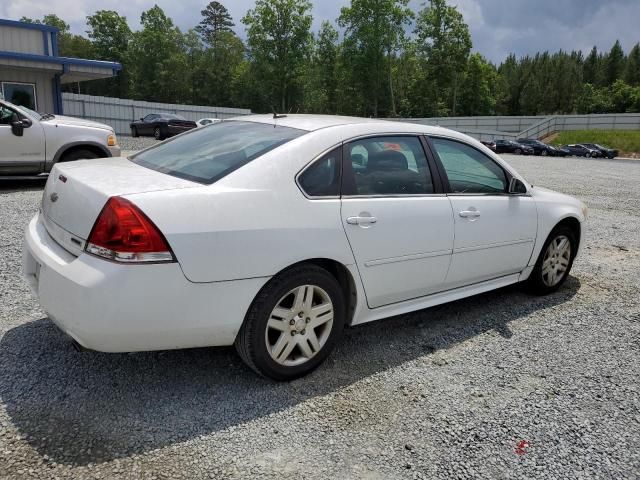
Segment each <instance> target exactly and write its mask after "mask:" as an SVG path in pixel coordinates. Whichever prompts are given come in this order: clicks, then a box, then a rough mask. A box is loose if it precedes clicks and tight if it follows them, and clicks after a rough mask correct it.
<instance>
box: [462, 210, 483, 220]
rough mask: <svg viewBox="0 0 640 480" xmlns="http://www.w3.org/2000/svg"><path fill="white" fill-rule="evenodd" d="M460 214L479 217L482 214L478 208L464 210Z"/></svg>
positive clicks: (464, 216) (467, 216)
mask: <svg viewBox="0 0 640 480" xmlns="http://www.w3.org/2000/svg"><path fill="white" fill-rule="evenodd" d="M458 215H460V216H461V217H462V218H478V217H479V216H480V212H479V211H478V210H462V211H461V212H460V213H458Z"/></svg>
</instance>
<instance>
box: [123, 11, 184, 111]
mask: <svg viewBox="0 0 640 480" xmlns="http://www.w3.org/2000/svg"><path fill="white" fill-rule="evenodd" d="M140 23H141V24H142V29H141V30H140V31H138V32H135V33H134V34H133V40H132V42H131V46H130V53H131V58H132V59H135V61H134V62H132V63H131V64H130V65H129V68H130V70H132V72H131V74H132V76H133V82H132V84H133V86H134V89H133V96H134V97H135V98H137V99H141V100H147V101H155V102H168V103H186V102H189V101H190V100H191V81H190V79H187V78H185V76H186V75H185V73H188V72H190V70H189V66H190V65H189V60H188V57H187V53H186V46H185V38H184V36H183V35H182V33H181V32H180V30H179V29H178V28H177V27H176V26H175V25H174V24H173V22H172V21H171V19H170V18H168V17H167V16H166V14H165V13H164V11H163V10H162V9H161V8H160V7H158V6H157V5H155V6H154V7H152V8H150V9H149V10H147V11H145V12H142V15H141V17H140Z"/></svg>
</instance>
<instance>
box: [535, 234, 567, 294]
mask: <svg viewBox="0 0 640 480" xmlns="http://www.w3.org/2000/svg"><path fill="white" fill-rule="evenodd" d="M561 236H565V237H567V238H568V239H569V243H570V245H571V252H570V256H569V263H568V266H567V269H566V271H565V272H564V274H563V275H562V277H561V278H560V280H559V281H558V283H556V284H555V285H548V284H547V283H546V282H545V280H544V278H543V273H542V264H543V261H544V258H545V254H546V252H547V250H548V248H549V245H550V244H551V242H553V241H554V240H555V239H557V238H558V237H561ZM577 251H578V241H577V239H576V236H575V233H574V231H573V230H571V229H570V228H569V227H568V226H566V225H559V226H557V227H556V228H554V229H553V230H552V231H551V233H550V234H549V237H548V238H547V240H546V241H545V242H544V245H543V246H542V250H540V255H539V256H538V260H537V261H536V265H535V267H534V268H533V271H532V272H531V275H530V276H529V278H528V279H527V287H528V288H529V290H530V291H531V292H532V293H535V294H536V295H547V294H549V293H553V292H555V291H556V290H558V289H559V288H560V287H561V286H562V285H563V284H564V282H566V280H567V278H568V277H569V273H570V272H571V267H572V266H573V260H574V258H575V257H576V253H577Z"/></svg>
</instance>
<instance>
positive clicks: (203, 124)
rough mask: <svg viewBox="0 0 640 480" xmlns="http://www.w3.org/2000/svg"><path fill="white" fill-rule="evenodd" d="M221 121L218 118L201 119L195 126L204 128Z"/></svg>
mask: <svg viewBox="0 0 640 480" xmlns="http://www.w3.org/2000/svg"><path fill="white" fill-rule="evenodd" d="M221 121H222V120H221V119H220V118H201V119H200V120H198V121H197V122H196V126H197V127H198V128H199V127H206V126H207V125H211V124H213V123H220V122H221Z"/></svg>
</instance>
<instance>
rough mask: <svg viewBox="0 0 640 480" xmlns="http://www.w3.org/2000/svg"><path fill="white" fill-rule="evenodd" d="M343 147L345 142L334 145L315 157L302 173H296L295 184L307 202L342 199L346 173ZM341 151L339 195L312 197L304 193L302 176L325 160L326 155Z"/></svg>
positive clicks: (339, 159)
mask: <svg viewBox="0 0 640 480" xmlns="http://www.w3.org/2000/svg"><path fill="white" fill-rule="evenodd" d="M342 147H343V142H340V143H336V144H335V145H333V146H332V147H329V148H327V149H326V150H324V151H323V152H322V153H321V154H320V155H316V157H314V159H313V160H311V161H310V162H309V163H307V164H306V165H305V166H304V167H302V168H301V169H300V171H299V172H298V173H296V175H295V178H294V180H295V182H296V186H297V187H298V190H300V192H302V195H304V196H305V198H306V199H307V200H335V199H340V198H341V196H342V176H343V173H344V167H343V164H344V161H343V159H344V149H343V148H342ZM337 149H340V158H338V169H339V173H338V177H339V178H338V195H323V196H312V195H308V194H307V192H305V191H304V188H302V185H300V176H301V175H302V174H303V173H304V172H306V171H307V170H308V169H310V168H311V167H312V166H314V165H315V164H316V162H319V161H320V160H322V159H323V157H324V156H325V155H328V154H329V153H331V152H332V151H334V150H337Z"/></svg>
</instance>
